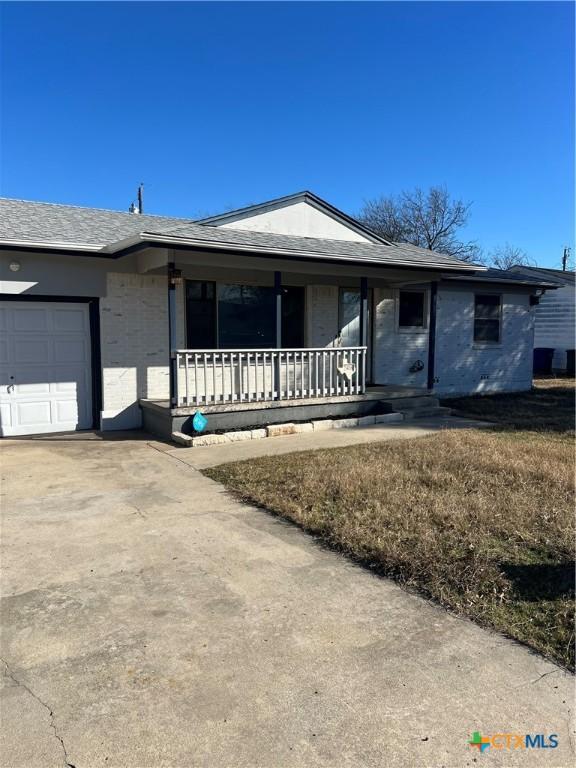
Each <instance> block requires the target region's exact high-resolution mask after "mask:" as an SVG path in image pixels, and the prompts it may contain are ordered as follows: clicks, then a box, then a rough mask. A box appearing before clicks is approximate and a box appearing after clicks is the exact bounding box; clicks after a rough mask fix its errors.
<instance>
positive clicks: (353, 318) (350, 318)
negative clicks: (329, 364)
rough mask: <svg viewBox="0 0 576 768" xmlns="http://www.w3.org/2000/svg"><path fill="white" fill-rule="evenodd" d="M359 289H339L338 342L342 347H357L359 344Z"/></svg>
mask: <svg viewBox="0 0 576 768" xmlns="http://www.w3.org/2000/svg"><path fill="white" fill-rule="evenodd" d="M361 303H362V302H361V295H360V291H356V290H351V289H348V288H341V289H340V308H339V313H340V328H339V335H340V343H341V345H342V346H343V347H357V346H359V344H360V311H361Z"/></svg>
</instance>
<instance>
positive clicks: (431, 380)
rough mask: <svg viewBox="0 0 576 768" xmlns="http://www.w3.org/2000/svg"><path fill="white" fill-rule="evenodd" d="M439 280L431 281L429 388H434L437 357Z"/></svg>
mask: <svg viewBox="0 0 576 768" xmlns="http://www.w3.org/2000/svg"><path fill="white" fill-rule="evenodd" d="M437 298H438V281H437V280H433V281H432V282H431V283H430V327H429V329H428V389H434V366H435V358H436V304H437Z"/></svg>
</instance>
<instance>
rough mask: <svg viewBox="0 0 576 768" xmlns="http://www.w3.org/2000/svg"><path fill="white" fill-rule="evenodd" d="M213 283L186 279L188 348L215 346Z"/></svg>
mask: <svg viewBox="0 0 576 768" xmlns="http://www.w3.org/2000/svg"><path fill="white" fill-rule="evenodd" d="M214 288H215V286H214V283H203V282H200V281H199V280H187V281H186V344H187V347H188V349H214V347H215V346H216V303H215V301H214V294H215V290H214Z"/></svg>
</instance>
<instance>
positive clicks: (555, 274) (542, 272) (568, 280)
mask: <svg viewBox="0 0 576 768" xmlns="http://www.w3.org/2000/svg"><path fill="white" fill-rule="evenodd" d="M511 271H512V272H513V273H514V274H515V275H523V276H525V277H535V278H538V279H542V280H549V281H550V282H553V283H558V284H559V285H574V284H575V283H576V273H575V272H574V271H573V270H566V271H564V270H562V269H547V268H546V267H524V266H517V267H512V270H511Z"/></svg>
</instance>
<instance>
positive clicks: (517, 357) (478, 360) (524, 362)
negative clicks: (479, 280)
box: [434, 289, 534, 395]
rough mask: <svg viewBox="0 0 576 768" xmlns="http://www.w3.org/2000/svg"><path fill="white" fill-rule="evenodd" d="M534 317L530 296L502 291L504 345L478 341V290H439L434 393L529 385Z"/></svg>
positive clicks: (518, 387)
mask: <svg viewBox="0 0 576 768" xmlns="http://www.w3.org/2000/svg"><path fill="white" fill-rule="evenodd" d="M533 320H534V317H533V310H531V308H530V300H529V296H527V295H525V294H517V293H504V294H503V295H502V334H501V343H500V344H498V345H488V344H484V345H482V344H475V343H474V291H473V290H458V291H457V290H447V289H440V290H439V291H438V316H437V324H436V328H437V331H436V363H435V376H436V379H437V382H436V383H435V385H434V391H435V392H436V393H438V394H442V395H447V394H472V393H480V392H507V391H515V390H516V391H519V390H524V389H530V387H531V386H532V348H533V347H532V345H533V333H534V322H533Z"/></svg>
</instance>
